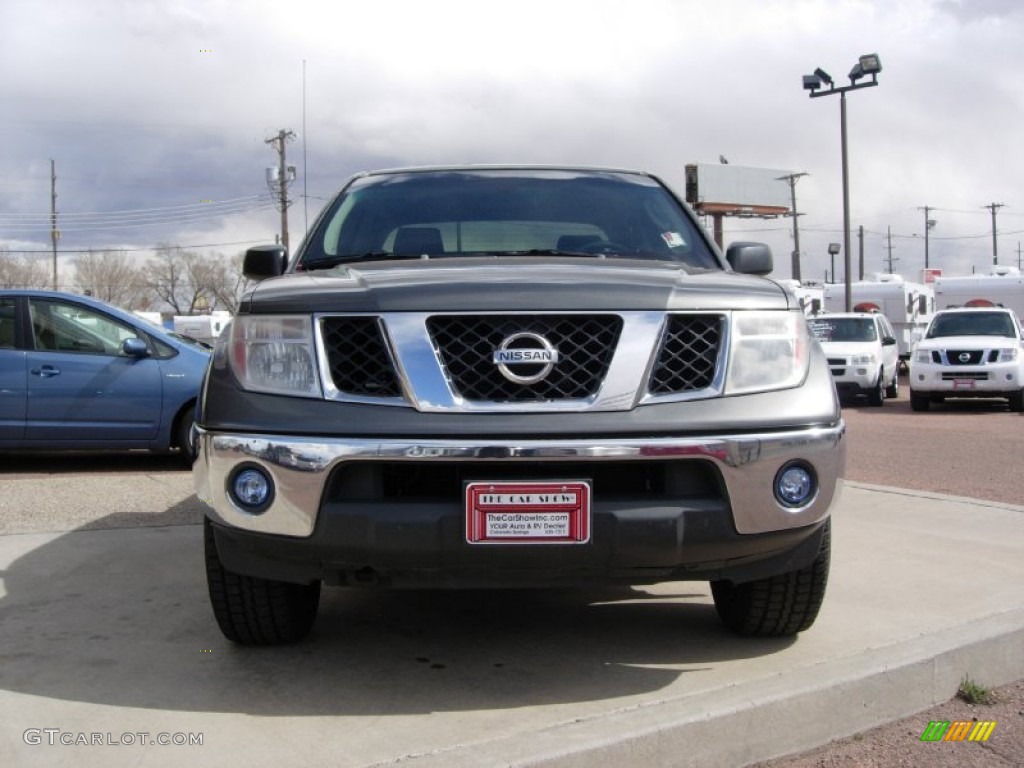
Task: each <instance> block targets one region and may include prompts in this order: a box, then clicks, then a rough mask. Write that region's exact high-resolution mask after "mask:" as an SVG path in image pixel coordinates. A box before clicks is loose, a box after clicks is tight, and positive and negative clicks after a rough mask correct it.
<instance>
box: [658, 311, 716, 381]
mask: <svg viewBox="0 0 1024 768" xmlns="http://www.w3.org/2000/svg"><path fill="white" fill-rule="evenodd" d="M724 322H725V320H724V318H723V317H722V316H721V315H670V316H669V319H668V324H667V327H666V329H665V335H664V337H663V338H662V342H661V349H660V350H659V352H658V360H657V362H656V363H655V365H654V370H653V371H651V380H650V384H649V385H648V389H649V391H650V392H651V394H652V395H666V394H676V393H679V392H692V391H694V390H700V389H707V388H708V387H710V386H711V384H712V382H713V381H714V378H715V369H716V367H717V365H718V354H719V348H720V346H721V343H722V327H723V324H724Z"/></svg>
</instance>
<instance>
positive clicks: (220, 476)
mask: <svg viewBox="0 0 1024 768" xmlns="http://www.w3.org/2000/svg"><path fill="white" fill-rule="evenodd" d="M845 429H846V426H845V424H844V423H843V422H842V421H840V422H838V423H837V424H834V425H831V426H827V427H810V428H804V429H793V430H784V431H778V432H772V433H765V434H739V435H728V436H715V437H686V438H657V439H654V438H652V439H609V440H596V439H594V440H559V439H551V440H494V441H490V440H488V441H483V440H478V441H473V440H410V441H403V440H356V439H347V438H330V439H327V438H309V437H296V436H284V435H244V434H234V433H216V432H208V431H206V430H203V429H199V430H198V437H199V456H198V458H197V460H196V463H195V465H194V467H193V479H194V483H195V489H196V494H197V496H198V497H199V500H200V501H202V502H204V503H205V504H207V505H208V506H209V507H210V511H209V512H208V514H209V516H210V517H211V518H212V519H213V520H214V521H216V522H219V523H222V524H224V525H228V526H232V527H235V528H239V529H243V530H247V531H254V532H257V533H266V534H276V535H283V536H293V537H307V536H309V535H311V534H312V532H313V529H314V527H315V526H316V522H317V515H318V512H319V509H320V506H321V500H322V498H323V495H324V489H325V485H326V482H327V479H328V477H329V476H330V474H331V472H332V471H333V470H334V469H335V468H337V467H338V466H339V465H341V464H342V463H343V462H349V461H360V460H371V459H372V460H381V459H386V460H388V461H393V462H401V461H402V460H410V461H417V462H423V461H438V462H459V461H469V460H473V461H494V462H514V461H516V460H530V461H551V462H559V461H562V462H565V461H574V462H579V461H588V462H593V463H594V465H595V467H596V468H599V467H600V463H601V462H602V461H610V460H614V461H654V460H659V461H664V460H666V459H673V460H701V461H710V462H713V463H714V464H715V466H716V467H717V468H718V470H719V472H720V474H721V476H722V478H723V480H724V483H725V486H726V493H727V497H728V501H729V504H730V506H731V508H732V515H733V523H734V525H735V527H736V531H737V532H738V533H741V534H756V533H768V532H772V531H782V530H787V529H791V528H800V527H803V526H807V525H812V524H814V523H816V522H819V521H821V520H823V519H824V518H825V517H827V516H828V511H829V506H830V505H831V503H832V501H833V498H834V496H835V495H836V493H837V491H838V488H839V483H840V480H839V478H840V477H841V476H842V474H843V471H844V469H845V459H846V444H845V441H844V440H843V435H844V432H845ZM798 459H799V460H802V461H804V462H806V463H807V464H809V465H811V466H812V467H813V468H814V471H815V473H816V475H817V478H818V481H819V488H818V492H817V494H816V495H815V496H814V497H813V499H812V501H811V502H810V503H809V504H808V505H807V506H804V507H801V508H799V509H791V508H787V507H785V506H783V505H782V504H780V503H779V502H778V501H776V499H775V495H774V492H773V487H774V482H775V476H776V474H777V473H778V471H779V469H780V468H782V467H783V466H784V465H785V464H787V463H789V462H790V461H793V460H798ZM240 464H249V465H258V466H260V467H262V468H263V469H264V470H265V471H266V472H267V473H268V474H269V475H270V476H271V478H272V479H273V481H274V484H275V495H274V498H273V501H272V502H271V503H270V505H269V506H268V507H267V508H266V509H265V510H263V511H262V512H260V513H259V514H253V513H251V512H249V511H247V510H245V509H243V508H241V507H240V506H239V505H237V504H235V503H234V502H233V501H232V499H231V498H230V496H229V494H228V490H227V488H228V481H229V479H230V477H231V475H232V472H233V471H234V470H235V468H236V467H238V466H239V465H240Z"/></svg>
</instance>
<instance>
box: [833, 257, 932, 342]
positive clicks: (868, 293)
mask: <svg viewBox="0 0 1024 768" xmlns="http://www.w3.org/2000/svg"><path fill="white" fill-rule="evenodd" d="M850 295H851V298H852V300H853V301H852V303H853V306H852V307H851V310H852V311H854V312H881V313H882V314H883V315H885V316H886V318H888V320H889V322H890V323H891V324H892V327H893V330H894V331H896V345H897V347H898V349H899V353H900V359H901V360H904V361H905V360H909V359H910V353H911V347H913V345H914V342H915V341H916V340H917V339H918V338H919V337H920V336H921V335H922V334H923V333H924V330H925V328H927V327H928V322H929V321H930V320H931V317H932V312H934V311H935V294H934V292H933V290H932V287H931V286H930V285H925V284H922V283H911V282H908V281H906V280H904V279H903V277H902V275H893V274H887V273H882V274H877V275H873V276H872V279H870V280H861V281H858V282H855V283H853V284H852V285H851V286H850ZM825 310H826V311H827V312H845V311H846V286H845V285H844V284H843V283H829V284H828V285H826V286H825Z"/></svg>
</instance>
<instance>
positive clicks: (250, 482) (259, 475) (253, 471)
mask: <svg viewBox="0 0 1024 768" xmlns="http://www.w3.org/2000/svg"><path fill="white" fill-rule="evenodd" d="M230 490H231V497H232V499H234V501H235V503H236V504H238V505H239V506H240V507H242V508H243V509H244V510H246V511H247V512H262V511H263V510H264V509H266V508H267V507H268V506H269V505H270V502H271V501H272V500H273V498H274V482H273V481H272V480H271V479H270V478H269V477H268V476H267V474H266V472H264V471H263V470H262V469H260V468H259V467H252V466H250V467H243V468H241V469H239V470H237V471H236V472H235V474H234V477H232V479H231V483H230Z"/></svg>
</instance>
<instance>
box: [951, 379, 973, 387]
mask: <svg viewBox="0 0 1024 768" xmlns="http://www.w3.org/2000/svg"><path fill="white" fill-rule="evenodd" d="M953 389H974V379H953Z"/></svg>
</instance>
